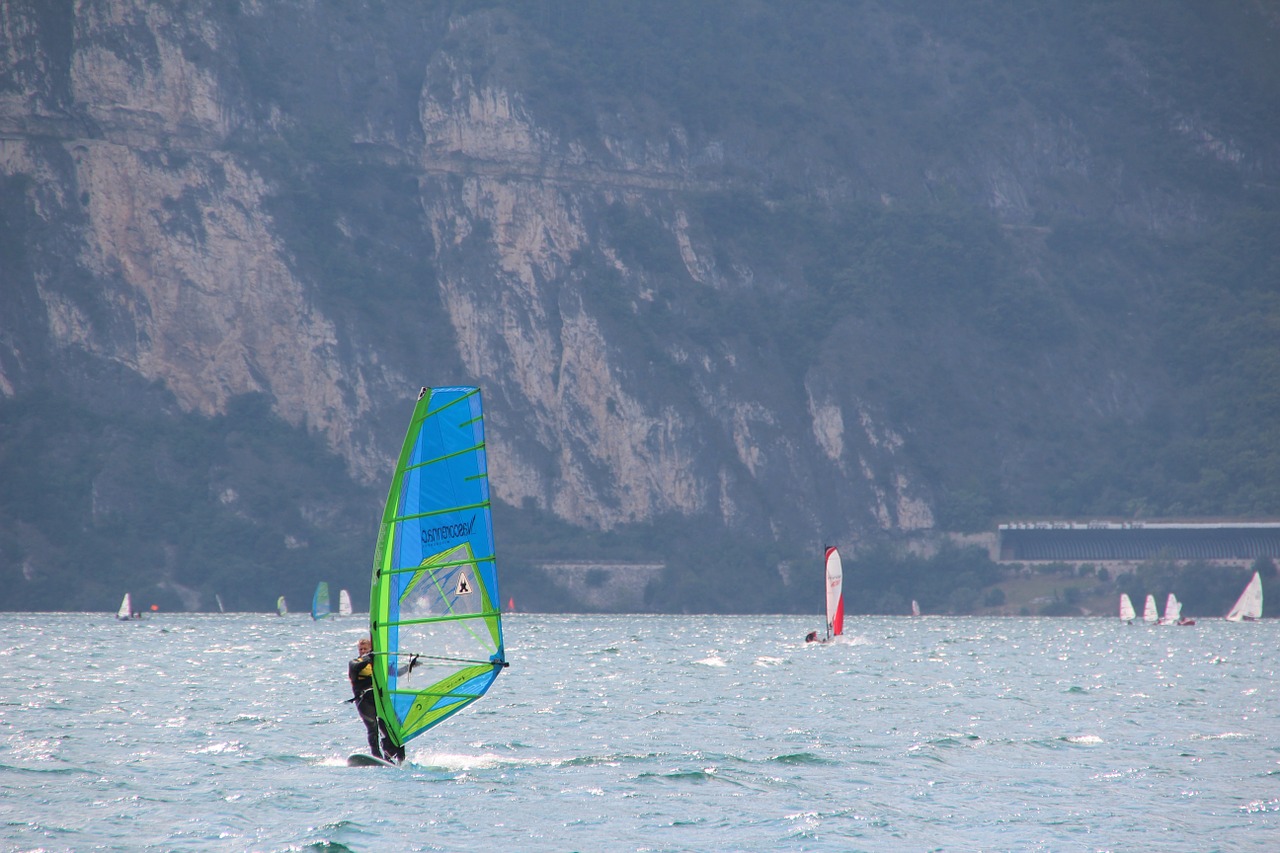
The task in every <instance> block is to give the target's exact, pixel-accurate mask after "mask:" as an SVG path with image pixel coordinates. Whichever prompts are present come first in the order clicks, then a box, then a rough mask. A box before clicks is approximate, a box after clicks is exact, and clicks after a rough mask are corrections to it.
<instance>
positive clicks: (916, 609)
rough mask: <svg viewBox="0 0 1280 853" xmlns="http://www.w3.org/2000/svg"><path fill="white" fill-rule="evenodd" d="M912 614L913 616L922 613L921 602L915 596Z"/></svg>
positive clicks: (912, 602) (912, 603) (912, 600)
mask: <svg viewBox="0 0 1280 853" xmlns="http://www.w3.org/2000/svg"><path fill="white" fill-rule="evenodd" d="M911 615H912V616H919V615H920V602H918V601H916V600H915V599H914V598H913V599H911Z"/></svg>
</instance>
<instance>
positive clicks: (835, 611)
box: [804, 546, 844, 643]
mask: <svg viewBox="0 0 1280 853" xmlns="http://www.w3.org/2000/svg"><path fill="white" fill-rule="evenodd" d="M823 564H824V566H825V569H824V575H825V578H826V587H827V635H826V636H825V637H823V638H822V639H819V638H818V632H817V631H810V632H809V634H808V636H806V637H805V638H804V639H805V642H808V643H813V642H820V643H827V642H830V641H831V640H834V639H835V638H836V637H839V636H840V635H841V634H843V633H844V567H843V565H842V564H841V562H840V552H839V551H838V550H837V549H836V548H835V546H828V548H827V550H826V554H825V557H824V559H823Z"/></svg>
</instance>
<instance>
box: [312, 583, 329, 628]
mask: <svg viewBox="0 0 1280 853" xmlns="http://www.w3.org/2000/svg"><path fill="white" fill-rule="evenodd" d="M328 615H329V584H328V583H326V582H325V581H320V583H318V584H316V591H315V594H314V595H312V596H311V618H312V619H324V618H325V617H327V616H328Z"/></svg>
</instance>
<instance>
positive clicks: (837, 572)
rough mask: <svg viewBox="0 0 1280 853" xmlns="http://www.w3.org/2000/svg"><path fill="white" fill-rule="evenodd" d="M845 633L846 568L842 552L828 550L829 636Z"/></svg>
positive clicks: (832, 549)
mask: <svg viewBox="0 0 1280 853" xmlns="http://www.w3.org/2000/svg"><path fill="white" fill-rule="evenodd" d="M843 633H844V568H843V566H842V564H841V562H840V552H839V551H837V550H836V549H835V548H828V549H827V636H829V637H839V636H840V635H841V634H843Z"/></svg>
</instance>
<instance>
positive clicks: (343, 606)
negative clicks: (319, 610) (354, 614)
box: [338, 589, 351, 616]
mask: <svg viewBox="0 0 1280 853" xmlns="http://www.w3.org/2000/svg"><path fill="white" fill-rule="evenodd" d="M338 615H339V616H350V615H351V593H349V592H347V591H346V590H345V589H343V590H339V591H338Z"/></svg>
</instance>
